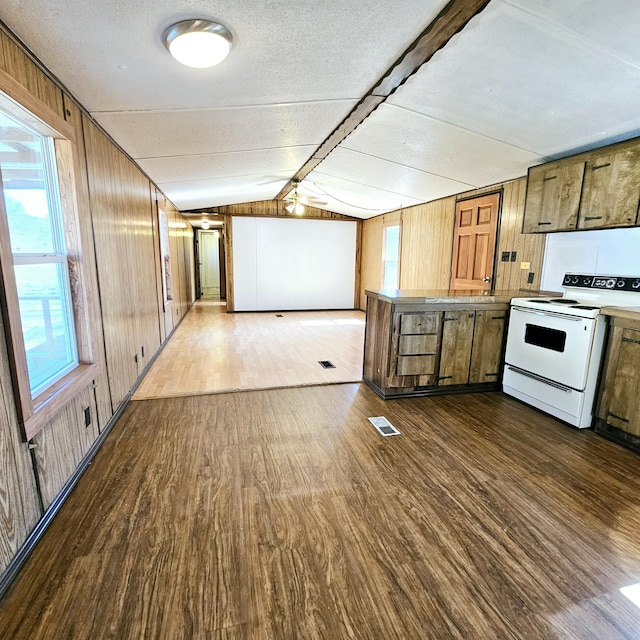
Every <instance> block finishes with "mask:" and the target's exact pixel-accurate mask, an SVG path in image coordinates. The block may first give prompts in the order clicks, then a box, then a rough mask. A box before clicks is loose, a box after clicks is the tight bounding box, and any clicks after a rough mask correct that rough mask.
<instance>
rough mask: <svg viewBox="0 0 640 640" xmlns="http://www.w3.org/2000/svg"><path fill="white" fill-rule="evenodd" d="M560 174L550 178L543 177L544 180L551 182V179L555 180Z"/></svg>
mask: <svg viewBox="0 0 640 640" xmlns="http://www.w3.org/2000/svg"><path fill="white" fill-rule="evenodd" d="M557 177H558V176H549V177H548V178H542V182H549V180H555V179H556V178H557Z"/></svg>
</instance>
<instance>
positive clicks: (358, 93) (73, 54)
mask: <svg viewBox="0 0 640 640" xmlns="http://www.w3.org/2000/svg"><path fill="white" fill-rule="evenodd" d="M457 1H458V0H452V4H451V5H450V6H452V7H453V8H454V9H453V10H454V12H455V11H456V10H457V8H456V2H457ZM445 5H449V3H448V2H447V0H397V1H396V2H394V3H393V5H390V4H389V2H388V1H387V0H370V1H368V2H361V1H360V2H357V1H356V2H353V1H347V0H336V1H335V2H331V3H318V2H317V1H316V0H297V1H296V2H284V1H280V0H279V1H273V2H253V1H251V0H246V1H243V2H237V1H236V0H220V1H219V2H216V3H215V4H211V3H210V2H208V1H206V0H184V1H183V2H180V3H176V1H175V0H109V1H108V2H104V1H103V0H86V1H85V2H81V3H77V2H76V3H73V2H68V1H66V2H63V1H59V2H58V1H54V2H52V1H51V0H2V3H1V4H0V20H2V21H3V22H5V23H6V24H7V25H8V26H9V27H10V28H11V29H12V30H13V31H14V32H15V33H16V34H17V36H18V37H19V38H20V39H21V40H22V41H23V42H25V43H26V45H27V46H28V47H30V49H31V50H33V52H34V53H35V54H36V55H37V56H38V57H39V58H40V59H41V60H42V61H43V62H44V63H45V65H46V66H47V67H48V68H49V69H50V70H51V71H52V72H53V73H54V74H55V75H56V76H58V77H59V78H60V80H61V81H62V82H63V83H64V85H65V86H66V87H67V88H68V89H69V91H70V92H71V93H72V94H74V95H75V96H76V97H77V98H78V99H79V100H80V102H81V103H82V104H83V105H84V106H85V107H86V108H87V109H88V110H89V111H90V112H91V113H92V115H93V116H94V117H95V118H96V120H97V121H98V122H99V123H100V124H101V125H102V126H103V127H104V128H105V130H106V131H107V132H108V133H109V134H110V135H111V136H112V137H113V139H114V140H116V142H118V143H119V144H120V145H121V146H122V147H123V148H124V149H125V150H126V151H127V152H128V153H129V154H130V155H131V156H132V157H133V158H134V159H136V160H137V161H138V162H139V163H140V164H141V166H142V167H143V169H144V170H145V171H146V172H147V173H148V174H149V176H150V177H151V179H152V180H154V181H155V182H156V183H157V184H158V185H159V186H160V187H161V188H164V189H165V191H166V193H167V195H168V196H169V197H170V198H172V199H173V200H174V202H175V204H176V205H177V206H178V207H180V208H184V209H191V208H198V207H207V206H218V205H221V204H232V203H233V204H235V203H240V202H250V201H255V200H260V199H264V198H267V199H268V198H273V197H274V196H275V195H277V194H278V192H279V188H280V187H282V186H283V185H284V183H285V181H286V180H287V179H290V178H291V177H292V176H294V175H295V174H296V173H298V171H300V169H301V168H302V167H303V166H304V164H305V161H306V160H307V159H308V158H310V157H312V156H313V154H314V153H315V150H316V148H317V147H318V145H320V144H322V143H323V142H324V141H325V140H326V139H327V137H329V136H330V135H331V133H332V132H333V131H334V130H335V129H336V127H337V126H338V125H340V123H341V122H342V120H343V118H344V117H345V116H346V115H347V114H348V113H349V112H350V111H351V109H352V107H353V106H354V105H356V104H358V103H359V101H360V100H361V99H362V98H363V97H364V96H365V94H366V93H367V92H368V91H369V90H370V88H371V87H373V86H374V85H375V84H376V83H377V81H378V80H379V79H380V78H381V77H382V76H383V75H384V74H385V73H386V72H387V71H388V70H389V69H390V67H391V65H392V64H393V63H394V61H396V60H398V59H399V58H400V57H401V56H402V55H403V53H404V52H405V51H406V49H407V47H408V46H409V45H410V44H411V43H412V42H414V40H415V39H416V37H418V36H419V35H420V34H421V33H422V32H423V30H424V29H425V27H426V26H427V25H429V24H430V23H431V22H432V20H433V19H434V18H435V16H436V15H437V14H438V13H439V12H440V10H441V9H443V7H445ZM193 17H199V18H208V19H212V20H215V21H219V22H222V23H223V24H225V25H226V26H227V27H228V28H229V29H230V30H231V32H232V33H233V35H234V48H233V50H232V51H231V55H230V56H229V58H228V59H227V60H225V61H224V62H223V63H222V64H221V65H220V66H218V67H214V68H212V69H209V70H196V69H189V68H187V67H183V66H182V65H180V64H179V63H177V62H175V61H174V60H173V59H172V58H171V57H170V56H169V54H168V53H167V52H166V51H165V49H164V48H163V45H162V43H161V35H162V33H163V31H164V29H165V28H166V27H167V26H169V25H170V24H172V23H173V22H175V21H178V20H182V19H186V18H193ZM638 24H640V2H638V0H608V1H607V2H603V1H602V0H562V1H558V0H491V2H490V3H489V5H488V6H487V8H486V9H485V10H484V11H482V12H481V13H480V14H479V15H477V16H476V17H475V18H473V19H472V20H471V21H470V22H469V24H468V25H467V26H466V27H465V28H464V29H462V30H461V31H460V32H459V33H458V34H457V35H456V36H454V37H453V38H452V39H451V41H450V42H449V43H448V44H447V45H446V46H445V47H444V48H442V49H441V50H440V51H439V52H438V53H436V54H435V55H434V56H433V58H432V59H431V60H430V61H428V62H427V63H426V64H425V65H424V66H423V67H422V68H421V69H420V70H419V71H418V72H417V73H415V74H414V75H413V76H412V77H410V78H409V79H408V81H407V82H406V83H405V84H403V85H402V86H400V88H399V89H398V90H397V91H396V92H395V93H394V94H393V95H392V96H391V98H390V99H389V100H387V102H386V103H385V104H383V105H382V106H380V107H379V108H378V109H377V110H376V111H375V112H373V113H372V114H370V115H369V116H368V117H367V118H366V119H365V120H364V122H363V123H362V124H361V125H360V126H359V127H358V128H357V129H356V130H355V131H354V132H353V133H351V134H350V135H349V136H348V137H347V138H346V139H345V140H344V142H343V143H342V144H341V145H340V146H339V147H338V148H337V149H336V150H335V151H334V152H333V153H330V154H329V156H328V157H327V159H326V160H325V161H324V162H322V163H321V164H320V165H319V166H318V167H317V168H316V169H315V170H314V171H313V172H312V173H311V174H310V176H309V177H308V179H307V180H306V181H305V184H306V185H308V188H309V189H317V188H320V189H323V190H326V191H327V192H328V193H329V194H330V196H333V197H329V196H326V200H327V202H328V204H327V205H323V206H324V207H325V208H327V209H329V210H332V211H337V212H340V213H346V214H349V215H355V216H358V217H364V218H366V217H371V216H372V215H375V214H376V213H379V212H381V211H387V210H389V209H392V208H397V207H400V206H408V204H409V203H415V202H418V201H423V200H429V199H433V198H435V197H440V196H442V195H447V194H450V193H453V192H459V191H461V190H466V189H468V188H469V187H470V186H471V185H473V186H485V185H489V184H495V183H497V182H500V181H503V180H508V179H511V178H515V177H518V176H522V175H525V174H526V171H527V168H528V167H529V166H531V165H534V164H538V163H539V162H542V161H543V160H545V159H548V158H554V157H559V156H562V155H568V154H570V153H572V152H575V151H579V150H583V149H586V148H590V147H593V146H599V145H602V144H607V143H609V142H613V141H616V140H621V139H626V138H630V137H634V136H637V135H640V109H638V95H640V94H639V91H638V89H639V87H640V46H639V44H638V43H640V40H639V38H638ZM436 31H437V30H436ZM392 75H393V74H392ZM380 99H383V98H382V97H381V98H380Z"/></svg>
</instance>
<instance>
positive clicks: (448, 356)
mask: <svg viewBox="0 0 640 640" xmlns="http://www.w3.org/2000/svg"><path fill="white" fill-rule="evenodd" d="M475 315H476V314H475V311H468V310H467V311H445V312H444V318H443V319H442V349H441V351H440V373H439V375H438V385H440V386H442V385H450V384H467V383H468V382H469V365H470V363H471V345H472V343H473V327H474V323H475Z"/></svg>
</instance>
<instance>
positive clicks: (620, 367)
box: [600, 329, 640, 436]
mask: <svg viewBox="0 0 640 640" xmlns="http://www.w3.org/2000/svg"><path fill="white" fill-rule="evenodd" d="M617 333H618V335H614V337H613V340H612V342H611V345H610V349H611V353H610V356H611V357H610V358H609V360H608V362H609V365H608V368H607V371H606V377H605V383H604V386H605V390H604V394H605V397H604V402H603V406H602V408H601V415H600V418H601V419H603V420H604V421H605V422H607V423H608V424H610V425H611V426H612V427H617V428H618V429H622V430H623V431H626V432H627V433H631V434H633V435H636V436H640V372H639V370H638V364H639V363H640V331H636V330H633V329H623V330H622V331H621V332H617Z"/></svg>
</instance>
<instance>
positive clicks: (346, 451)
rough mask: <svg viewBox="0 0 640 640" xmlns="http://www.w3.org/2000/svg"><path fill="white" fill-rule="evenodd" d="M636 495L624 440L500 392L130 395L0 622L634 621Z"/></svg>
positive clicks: (28, 631) (521, 627)
mask: <svg viewBox="0 0 640 640" xmlns="http://www.w3.org/2000/svg"><path fill="white" fill-rule="evenodd" d="M378 415H386V416H387V418H389V420H390V421H391V422H392V423H393V424H394V425H395V426H396V427H398V428H399V429H400V431H401V432H402V435H401V436H399V437H391V438H383V437H381V436H379V435H378V433H377V432H376V431H375V430H374V428H373V427H372V426H371V425H370V424H369V422H368V421H367V417H369V416H378ZM639 497H640V456H637V455H634V454H632V453H630V452H627V451H626V450H624V449H621V448H620V447H618V446H617V445H614V444H611V443H609V442H607V441H605V440H603V439H601V438H600V437H598V436H596V435H595V434H594V433H593V432H590V431H577V430H574V429H572V428H570V427H567V426H564V425H562V424H561V423H559V422H556V421H555V420H554V419H552V418H550V417H547V416H545V415H543V414H541V413H538V412H536V411H534V410H533V409H530V408H529V407H526V406H524V405H522V404H520V403H518V402H517V401H515V400H513V399H511V398H508V397H506V396H504V395H502V394H499V393H495V394H474V395H465V396H440V397H432V398H422V399H406V400H393V401H388V402H383V401H381V400H380V399H379V398H377V396H375V395H374V394H373V393H372V392H371V391H370V390H369V389H367V388H366V387H365V386H363V385H357V384H350V385H337V386H322V387H305V388H300V389H279V390H271V391H255V392H246V393H235V394H226V395H213V396H198V397H184V398H174V399H165V400H148V401H141V402H134V403H132V404H130V406H129V407H128V409H127V410H126V412H125V414H124V416H123V417H122V418H121V420H120V421H119V423H118V424H117V425H116V427H115V428H114V431H113V432H112V434H111V435H110V436H109V438H108V439H107V441H106V443H105V445H104V446H103V448H102V449H101V451H100V452H99V454H98V456H97V458H96V459H95V461H94V462H93V464H92V465H91V467H90V468H89V469H88V471H87V472H86V473H85V475H84V476H83V478H82V479H81V480H80V482H79V484H78V486H77V487H76V489H75V490H74V492H73V493H72V495H71V496H70V498H69V500H68V501H67V502H66V504H65V505H64V506H63V508H62V510H61V512H60V513H59V514H58V515H57V516H56V518H55V519H54V521H53V523H52V525H51V527H50V528H49V530H48V531H47V532H46V534H45V536H44V538H43V540H42V541H41V542H40V544H39V545H38V547H37V548H36V550H35V552H34V553H33V554H32V556H31V557H30V559H29V560H28V562H27V564H26V566H25V568H24V569H23V571H22V572H21V574H20V576H19V578H18V580H17V581H16V582H15V584H14V586H13V588H12V590H11V591H10V592H9V593H8V594H7V596H6V597H5V598H4V600H3V602H2V603H1V604H0V637H1V638H3V639H7V640H8V639H10V638H21V639H22V638H25V639H27V638H29V639H34V640H35V639H38V640H41V639H52V640H53V639H55V640H61V639H72V638H73V639H75V638H83V639H85V638H86V639H89V638H90V639H96V640H97V639H100V640H103V639H106V638H114V639H117V640H125V639H135V640H142V639H144V640H149V639H156V638H157V639H163V640H164V639H170V640H179V639H190V638H197V639H200V638H202V639H204V638H207V639H208V638H212V639H226V640H229V639H251V640H254V639H257V640H260V639H265V640H266V639H269V640H273V639H291V640H294V639H295V640H301V639H306V638H326V639H331V640H334V639H341V638H358V639H371V640H378V639H380V640H389V639H395V638H402V639H412V640H413V639H422V638H435V639H448V638H463V639H465V640H468V639H476V638H478V639H482V640H485V639H488V638H527V639H539V638H579V639H581V640H583V639H587V638H594V639H595V638H597V639H598V640H604V639H610V638H636V637H640V609H637V608H636V606H635V605H633V604H632V603H631V602H630V601H629V600H627V599H626V598H625V597H624V596H623V595H621V593H620V592H619V589H620V587H623V586H626V585H630V584H634V583H638V582H640V500H639Z"/></svg>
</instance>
